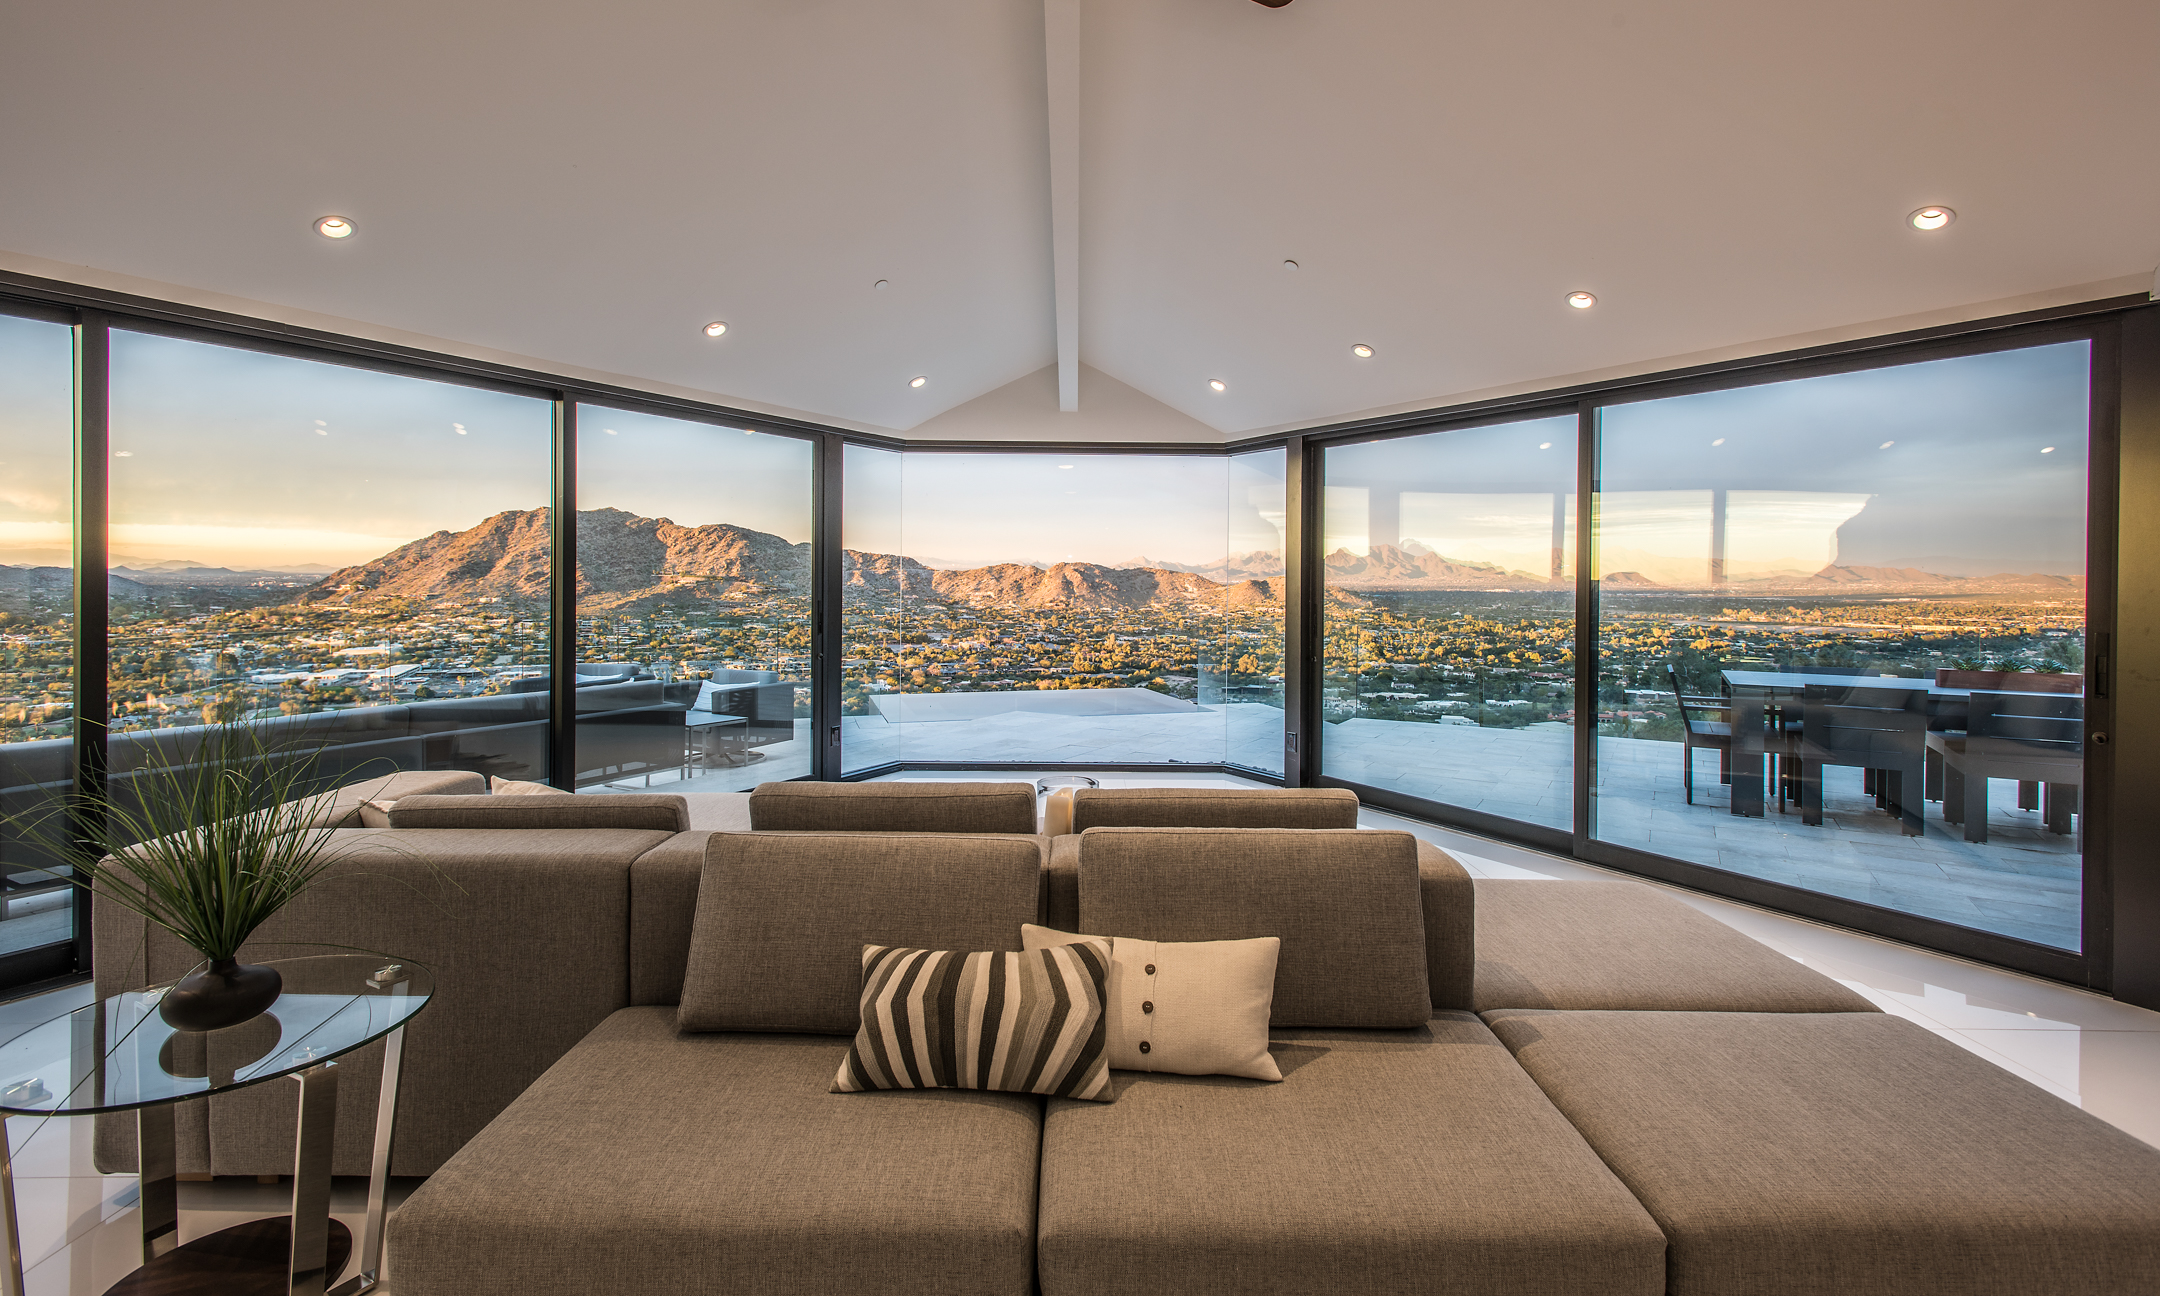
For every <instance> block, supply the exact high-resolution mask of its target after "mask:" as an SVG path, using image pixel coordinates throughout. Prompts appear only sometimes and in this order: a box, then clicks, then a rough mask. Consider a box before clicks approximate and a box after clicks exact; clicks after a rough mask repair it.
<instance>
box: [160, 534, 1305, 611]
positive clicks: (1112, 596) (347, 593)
mask: <svg viewBox="0 0 2160 1296" xmlns="http://www.w3.org/2000/svg"><path fill="white" fill-rule="evenodd" d="M547 570H548V512H547V510H546V509H528V510H512V511H510V512H507V513H498V514H496V515H495V516H494V517H491V518H488V519H486V520H484V521H482V522H480V523H479V524H477V525H475V526H473V527H470V528H468V529H466V530H464V531H438V532H436V533H435V534H433V535H431V536H426V537H423V538H422V539H419V540H415V541H413V542H412V543H411V544H408V545H402V546H400V547H398V548H397V549H394V550H392V551H391V552H389V553H387V554H384V555H383V556H382V557H380V558H377V559H375V560H374V561H372V562H366V563H361V564H359V565H358V566H354V567H347V568H343V569H342V570H339V571H335V572H332V573H331V574H330V575H328V576H326V577H324V578H323V580H322V582H321V583H320V584H318V585H316V586H314V587H313V588H311V589H309V590H307V591H306V592H304V593H302V594H301V595H300V599H301V600H302V601H305V602H323V601H330V600H339V599H358V600H368V599H377V598H412V599H423V600H446V601H454V602H464V601H470V600H473V599H479V598H501V599H508V600H512V601H519V602H538V601H540V600H544V599H545V598H546V597H547V592H548V591H547ZM193 574H194V575H197V576H199V575H200V573H193ZM841 579H842V581H843V582H844V583H845V584H846V585H847V586H848V587H849V588H850V589H853V590H857V591H860V592H862V593H865V594H868V595H869V596H871V597H872V598H894V597H899V596H906V597H908V598H919V599H930V600H935V601H939V602H968V603H977V604H998V605H1006V606H1018V607H1068V606H1078V607H1126V608H1140V607H1149V606H1154V605H1158V604H1177V603H1188V604H1208V603H1213V604H1217V605H1223V606H1230V607H1246V606H1255V605H1260V604H1267V603H1280V602H1281V601H1282V590H1281V587H1280V582H1279V581H1272V580H1243V581H1238V582H1236V583H1231V584H1225V583H1223V582H1218V581H1213V580H1210V579H1208V578H1207V577H1205V576H1199V575H1195V574H1193V573H1190V572H1177V571H1167V570H1159V569H1151V568H1140V569H1133V568H1125V569H1121V568H1113V567H1103V566H1100V565H1098V564H1095V563H1057V564H1054V565H1052V566H1050V567H1048V568H1037V567H1035V566H1033V565H1031V564H1027V563H998V564H994V565H992V566H988V567H974V568H969V569H966V570H962V571H937V570H933V569H932V568H929V567H926V566H924V565H923V564H922V563H920V562H917V561H916V560H914V559H913V558H907V557H902V556H900V555H898V554H877V553H865V552H862V551H860V550H854V549H850V550H847V551H845V552H844V553H843V554H842V558H841ZM809 588H810V546H809V545H807V544H790V543H789V542H788V541H786V540H783V539H782V538H780V537H779V536H776V535H769V534H767V533H765V532H763V531H752V530H750V529H748V528H746V527H738V526H733V525H730V524H728V523H713V524H710V525H706V526H695V527H686V526H678V525H676V524H675V523H673V522H671V521H669V520H668V519H666V518H644V517H638V516H637V515H635V514H632V513H626V512H624V511H622V510H621V509H591V510H585V511H581V512H579V514H578V604H579V606H580V607H582V608H589V609H595V610H605V609H614V608H624V609H629V608H633V607H642V606H649V605H650V604H652V603H654V602H658V601H661V600H663V599H683V598H692V599H695V598H710V597H713V596H715V595H724V594H732V593H736V592H744V593H751V592H762V593H778V594H802V593H807V592H808V591H809Z"/></svg>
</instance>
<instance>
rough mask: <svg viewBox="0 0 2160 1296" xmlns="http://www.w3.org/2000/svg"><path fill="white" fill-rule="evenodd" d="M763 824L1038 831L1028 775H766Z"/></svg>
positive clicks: (754, 819)
mask: <svg viewBox="0 0 2160 1296" xmlns="http://www.w3.org/2000/svg"><path fill="white" fill-rule="evenodd" d="M750 827H751V828H752V829H754V830H756V831H758V832H768V831H774V830H779V831H795V832H880V833H906V832H935V833H1033V832H1034V831H1035V789H1034V788H1033V787H1032V786H1030V785H1028V784H1026V783H808V782H804V783H761V784H759V785H758V788H757V790H756V791H754V792H752V793H751V794H750Z"/></svg>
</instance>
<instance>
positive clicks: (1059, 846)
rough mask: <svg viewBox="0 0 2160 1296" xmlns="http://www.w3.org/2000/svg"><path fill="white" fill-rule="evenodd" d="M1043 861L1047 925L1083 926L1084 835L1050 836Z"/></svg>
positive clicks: (1069, 928)
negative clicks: (1081, 876)
mask: <svg viewBox="0 0 2160 1296" xmlns="http://www.w3.org/2000/svg"><path fill="white" fill-rule="evenodd" d="M1047 840H1048V841H1049V843H1050V851H1049V858H1048V859H1046V860H1044V861H1043V925H1044V926H1046V927H1055V928H1056V929H1057V930H1059V931H1076V930H1078V929H1079V926H1080V838H1079V837H1078V836H1076V835H1074V834H1071V833H1068V834H1065V835H1063V836H1059V837H1051V838H1048V839H1047Z"/></svg>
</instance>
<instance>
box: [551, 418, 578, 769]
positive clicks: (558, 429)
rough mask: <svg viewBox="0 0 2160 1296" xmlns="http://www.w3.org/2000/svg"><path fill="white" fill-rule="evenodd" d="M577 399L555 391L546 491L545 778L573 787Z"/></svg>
mask: <svg viewBox="0 0 2160 1296" xmlns="http://www.w3.org/2000/svg"><path fill="white" fill-rule="evenodd" d="M577 410H578V407H577V401H576V400H575V399H573V398H572V397H571V396H570V394H569V393H567V392H557V393H556V395H555V427H554V434H553V450H554V456H555V462H554V472H553V476H552V480H551V482H550V485H549V490H548V782H549V783H551V784H553V785H554V786H556V787H559V788H562V789H564V790H565V791H570V792H574V791H576V790H577V654H578V649H577V633H578V625H577V428H578V421H577Z"/></svg>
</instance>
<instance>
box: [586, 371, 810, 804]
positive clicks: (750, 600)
mask: <svg viewBox="0 0 2160 1296" xmlns="http://www.w3.org/2000/svg"><path fill="white" fill-rule="evenodd" d="M812 451H813V446H812V444H811V443H810V442H809V441H806V440H803V439H801V438H799V437H786V436H774V435H772V434H770V433H765V432H758V431H754V430H751V429H748V428H738V427H716V426H714V425H712V424H709V423H691V422H687V421H684V420H682V419H670V418H658V417H655V416H653V415H649V414H632V413H627V412H625V411H622V410H611V409H603V408H600V407H598V406H590V405H588V406H584V407H582V408H581V409H580V411H579V414H578V461H577V462H578V585H577V588H578V676H579V682H578V689H577V699H578V729H577V767H578V768H577V785H578V787H579V788H580V789H581V790H584V791H590V792H642V791H645V790H646V789H647V788H651V789H653V790H656V791H669V792H740V791H746V790H748V789H750V788H753V787H756V786H757V785H758V784H760V783H766V782H771V781H774V780H777V779H792V778H802V777H804V776H805V775H807V774H809V773H810V525H811V522H810V519H811V500H812V486H811V463H812Z"/></svg>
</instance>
